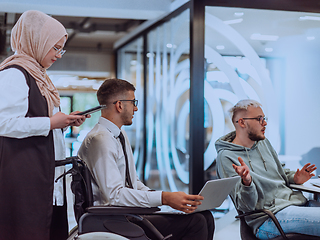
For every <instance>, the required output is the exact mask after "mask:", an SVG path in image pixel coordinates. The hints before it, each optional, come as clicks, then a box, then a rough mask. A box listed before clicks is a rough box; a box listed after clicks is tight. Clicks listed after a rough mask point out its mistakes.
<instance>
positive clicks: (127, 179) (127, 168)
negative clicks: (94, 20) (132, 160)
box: [119, 132, 133, 188]
mask: <svg viewBox="0 0 320 240" xmlns="http://www.w3.org/2000/svg"><path fill="white" fill-rule="evenodd" d="M119 139H120V142H121V145H122V149H123V154H124V158H125V160H126V166H125V167H126V185H127V186H126V187H128V188H133V187H132V182H131V178H130V173H129V161H128V156H127V151H126V141H125V140H124V136H123V134H122V132H120V134H119Z"/></svg>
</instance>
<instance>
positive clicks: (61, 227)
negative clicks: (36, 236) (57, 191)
mask: <svg viewBox="0 0 320 240" xmlns="http://www.w3.org/2000/svg"><path fill="white" fill-rule="evenodd" d="M65 186H66V182H65V177H64V178H63V192H64V194H63V196H64V205H63V206H53V211H52V221H51V226H50V240H65V239H67V238H68V236H69V225H68V209H67V197H66V188H65Z"/></svg>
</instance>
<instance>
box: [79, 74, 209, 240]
mask: <svg viewBox="0 0 320 240" xmlns="http://www.w3.org/2000/svg"><path fill="white" fill-rule="evenodd" d="M134 91H135V87H134V86H133V85H132V84H131V83H129V82H127V81H125V80H121V79H108V80H106V81H104V82H103V84H102V85H101V86H100V88H99V90H98V92H97V97H98V101H99V103H100V104H101V105H106V106H107V107H106V108H104V109H102V110H101V117H100V118H99V122H98V123H97V124H96V125H95V126H94V128H93V129H92V130H91V131H90V132H89V133H88V135H87V136H86V138H85V139H84V141H83V143H82V145H81V147H80V149H79V152H78V155H79V157H80V158H81V159H82V160H84V161H85V162H86V163H87V165H88V167H89V169H90V170H91V172H92V175H93V177H94V180H95V182H96V183H97V186H95V187H94V189H93V192H94V198H95V199H94V201H95V202H94V205H113V206H129V207H145V208H146V207H157V206H160V205H169V206H170V207H172V208H174V209H177V210H181V211H183V212H185V213H193V212H194V211H195V210H196V209H197V206H198V205H200V204H201V200H203V197H202V196H199V195H189V194H186V193H184V192H165V191H152V190H150V189H149V188H148V187H147V186H145V185H144V184H143V183H142V182H141V181H140V180H139V178H138V176H137V173H136V169H135V162H134V158H133V153H132V149H131V145H130V143H129V139H128V137H127V134H126V132H125V131H124V130H123V129H121V127H122V126H123V125H127V126H128V125H131V124H132V119H133V115H134V113H135V112H136V111H138V100H136V99H135V94H134ZM123 145H124V146H125V147H123ZM168 174H171V173H168ZM145 218H146V219H147V220H149V221H150V222H151V223H152V224H153V225H154V226H155V227H156V228H157V229H158V231H159V232H160V233H161V234H162V235H164V236H168V235H169V234H172V238H170V239H172V240H175V239H177V240H178V239H181V240H187V239H188V240H189V239H190V240H193V239H197V240H212V238H213V232H214V220H213V216H212V214H211V212H210V211H203V212H199V213H193V214H188V215H184V214H161V213H159V214H154V215H149V216H145ZM142 227H143V226H142ZM146 234H147V235H148V234H150V233H149V232H148V231H147V230H146ZM148 236H149V235H148ZM149 237H150V238H151V239H154V238H152V236H149Z"/></svg>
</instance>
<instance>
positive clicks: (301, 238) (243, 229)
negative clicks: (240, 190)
mask: <svg viewBox="0 0 320 240" xmlns="http://www.w3.org/2000/svg"><path fill="white" fill-rule="evenodd" d="M237 212H238V215H237V216H236V218H238V219H240V236H241V239H242V240H259V238H257V237H256V236H255V235H254V234H253V231H252V228H251V227H249V225H248V224H247V223H246V221H245V217H246V216H250V215H252V214H256V213H264V214H266V215H268V216H269V217H270V218H271V219H272V221H273V222H274V224H275V225H276V227H277V229H278V230H279V232H280V234H281V235H280V236H278V237H275V238H272V239H271V240H316V239H318V240H319V239H320V238H319V237H316V236H310V235H305V234H301V233H287V234H285V233H284V232H283V229H282V227H281V226H280V223H279V222H278V219H277V218H276V217H275V215H274V214H273V212H271V211H270V210H267V209H261V210H255V211H252V212H246V213H243V212H242V211H240V210H238V209H237Z"/></svg>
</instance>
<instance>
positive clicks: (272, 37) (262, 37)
mask: <svg viewBox="0 0 320 240" xmlns="http://www.w3.org/2000/svg"><path fill="white" fill-rule="evenodd" d="M250 38H251V39H252V40H260V41H277V40H278V38H279V36H276V35H262V34H260V33H253V34H252V35H251V37H250Z"/></svg>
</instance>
